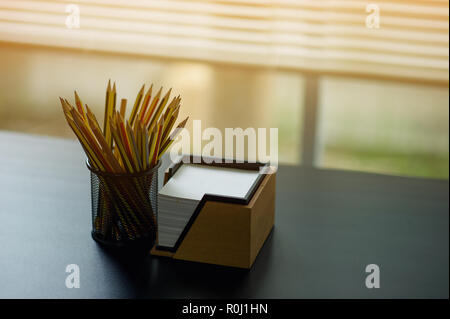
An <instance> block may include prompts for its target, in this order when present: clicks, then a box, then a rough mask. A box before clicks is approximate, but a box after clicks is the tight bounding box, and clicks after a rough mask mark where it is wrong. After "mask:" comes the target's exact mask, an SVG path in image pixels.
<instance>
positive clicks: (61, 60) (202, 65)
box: [0, 0, 449, 178]
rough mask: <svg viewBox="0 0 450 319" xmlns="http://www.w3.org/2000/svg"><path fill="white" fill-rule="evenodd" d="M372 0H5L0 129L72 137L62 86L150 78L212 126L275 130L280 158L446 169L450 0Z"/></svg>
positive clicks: (404, 170) (130, 84)
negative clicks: (73, 21)
mask: <svg viewBox="0 0 450 319" xmlns="http://www.w3.org/2000/svg"><path fill="white" fill-rule="evenodd" d="M370 4H373V3H372V1H358V0H281V1H271V0H229V1H224V0H195V1H183V0H140V1H138V0H135V1H127V0H73V1H71V0H70V1H69V0H67V1H66V0H49V1H42V0H36V1H22V0H0V58H1V60H2V61H1V62H0V63H1V64H2V67H3V69H2V71H3V72H4V71H6V72H7V73H6V76H4V78H3V79H2V80H0V81H1V82H0V83H2V86H1V88H0V90H1V92H0V93H1V94H0V96H1V99H0V103H1V104H0V113H1V114H2V120H0V128H3V129H5V128H6V129H16V130H23V131H30V130H31V131H37V132H42V133H44V134H54V135H64V134H66V133H68V132H66V131H61V130H65V129H61V130H60V129H58V128H57V123H59V121H60V120H61V118H60V117H59V116H60V114H58V115H56V114H57V113H56V112H58V111H59V109H58V108H57V107H56V105H55V104H54V100H53V98H54V97H57V96H59V95H64V94H66V95H70V94H71V90H72V89H73V88H78V89H79V91H80V94H83V96H85V97H86V98H85V99H86V100H87V101H92V102H91V104H93V107H95V106H96V105H97V106H99V109H98V112H101V105H102V101H100V98H101V97H98V96H97V95H98V94H97V93H98V92H99V91H101V90H102V89H103V87H102V86H101V85H102V84H103V83H106V81H107V79H108V78H115V79H121V78H126V79H127V83H126V84H122V83H121V84H120V85H121V92H124V95H125V97H128V98H132V97H133V96H134V95H135V90H136V87H138V86H139V83H142V82H148V81H149V80H151V81H155V82H159V83H161V84H162V85H164V86H168V85H170V86H175V87H177V88H178V89H179V90H180V93H182V95H183V97H184V101H185V103H184V105H185V111H186V112H187V113H189V114H192V116H193V117H195V118H198V119H202V120H203V121H205V125H208V126H216V127H218V128H224V127H234V126H241V127H246V126H259V127H269V126H276V127H278V128H279V139H280V143H279V144H280V145H279V151H280V155H279V159H280V161H281V162H285V163H286V162H287V163H299V162H301V163H302V164H303V165H313V166H316V167H325V168H345V169H357V170H363V171H373V172H382V173H389V174H401V175H412V176H428V177H439V178H442V177H443V178H448V147H447V148H446V147H444V146H442V145H443V144H444V142H446V141H447V142H448V118H446V119H444V115H445V114H448V107H445V106H444V104H445V103H448V71H449V62H448V58H449V47H448V46H449V42H448V36H449V32H448V28H449V26H448V22H449V20H448V15H449V14H448V1H439V0H423V1H414V2H409V1H403V0H389V1H388V0H379V1H376V3H374V4H376V5H377V6H375V7H374V6H370ZM68 5H76V6H78V7H77V8H78V9H79V15H80V16H79V17H80V20H79V21H80V25H79V26H80V27H79V28H76V27H75V28H68V26H67V24H66V22H67V21H68V20H67V19H68V17H72V15H73V14H76V13H77V12H74V11H71V12H66V9H68ZM378 14H379V28H377V23H376V22H377V20H376V19H375V17H377V15H378ZM373 19H375V20H373ZM72 27H73V26H72ZM43 74H45V80H43V78H42V75H43ZM130 74H132V78H131V79H130ZM10 79H15V80H16V81H17V83H20V85H15V84H14V82H13V81H11V80H10ZM62 79H63V80H62ZM19 87H20V89H19ZM122 90H124V91H122ZM13 106H14V107H13ZM224 108H226V109H227V112H223V109H224ZM33 110H34V111H33ZM37 110H39V112H38V111H37ZM43 110H45V111H43ZM33 112H34V113H33ZM38 113H39V114H38ZM33 114H34V115H33ZM242 114H246V115H242ZM250 114H251V115H250ZM240 115H241V116H240ZM36 116H40V117H41V118H40V120H41V121H42V125H40V126H38V127H34V128H30V127H29V125H28V124H27V123H28V122H27V120H26V118H27V117H28V118H31V117H34V118H35V117H36ZM14 119H20V120H16V121H15V122H14ZM21 123H22V124H21ZM50 123H52V124H50ZM353 126H354V127H353ZM64 132H66V133H64ZM353 134H356V135H357V136H355V135H353ZM431 159H433V160H431ZM445 163H447V165H444V164H445ZM444 166H447V167H446V168H445V167H444Z"/></svg>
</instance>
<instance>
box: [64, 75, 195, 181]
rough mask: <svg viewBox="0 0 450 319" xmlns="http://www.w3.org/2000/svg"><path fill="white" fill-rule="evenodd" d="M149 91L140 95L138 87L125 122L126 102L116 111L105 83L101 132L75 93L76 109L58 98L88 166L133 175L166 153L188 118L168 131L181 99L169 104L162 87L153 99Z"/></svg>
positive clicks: (114, 98)
mask: <svg viewBox="0 0 450 319" xmlns="http://www.w3.org/2000/svg"><path fill="white" fill-rule="evenodd" d="M152 90H153V85H151V86H150V88H149V89H148V90H147V93H146V94H145V96H144V86H142V88H141V90H140V91H139V93H138V95H137V97H136V100H135V102H134V105H133V109H132V111H131V114H130V116H129V118H128V119H126V116H125V113H126V107H127V100H126V99H122V100H121V103H120V110H116V84H115V83H114V85H113V87H112V88H111V83H110V82H108V87H107V90H106V101H105V117H104V121H103V130H101V128H100V125H99V123H98V121H97V119H96V117H95V115H94V113H92V111H91V110H90V108H89V106H88V105H87V104H86V105H84V106H83V103H82V102H81V99H80V97H79V96H78V94H77V92H75V104H76V107H74V106H72V105H71V104H70V102H69V101H67V100H66V99H62V98H60V101H61V105H62V108H63V111H64V114H65V116H66V120H67V123H68V124H69V126H70V127H71V128H72V130H73V132H74V133H75V135H76V136H77V138H78V140H79V141H80V143H81V145H82V146H83V149H84V151H85V152H86V155H87V157H88V158H89V163H90V165H91V166H92V167H94V168H95V169H97V170H99V171H102V172H109V173H137V172H141V171H145V170H147V169H149V168H151V167H153V166H154V165H156V163H157V162H158V160H159V159H160V158H161V156H162V155H163V154H164V152H166V151H167V149H168V148H169V147H170V145H171V144H172V143H173V141H174V140H175V138H176V137H177V135H178V134H179V133H180V131H181V130H182V129H183V128H184V127H185V125H186V122H187V120H188V118H186V119H185V120H184V121H182V122H180V123H179V124H178V125H177V126H176V128H175V129H174V130H173V131H172V129H173V127H174V125H175V122H176V120H177V117H178V113H179V111H180V102H181V98H180V97H179V96H177V97H174V98H172V100H171V101H170V103H169V97H170V93H171V89H170V90H169V91H168V92H167V93H166V94H165V95H164V97H162V98H161V92H162V88H160V89H159V90H158V92H157V93H156V94H155V95H154V96H153V97H152ZM171 131H172V132H171Z"/></svg>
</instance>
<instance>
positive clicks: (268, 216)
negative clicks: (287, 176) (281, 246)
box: [249, 174, 276, 265]
mask: <svg viewBox="0 0 450 319" xmlns="http://www.w3.org/2000/svg"><path fill="white" fill-rule="evenodd" d="M275 180H276V176H275V174H269V175H267V176H266V177H265V178H264V180H263V181H262V183H261V186H260V187H259V189H258V191H257V192H256V193H255V195H254V197H253V199H252V201H251V202H250V203H249V206H251V217H250V219H251V222H250V223H251V226H250V227H251V230H250V264H251V265H252V264H253V262H254V261H255V258H256V256H257V255H258V253H259V251H260V249H261V247H262V245H263V244H264V242H265V240H266V238H267V236H268V235H269V233H270V231H271V230H272V227H273V225H274V221H275Z"/></svg>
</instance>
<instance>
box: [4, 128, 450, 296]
mask: <svg viewBox="0 0 450 319" xmlns="http://www.w3.org/2000/svg"><path fill="white" fill-rule="evenodd" d="M448 191H449V184H448V181H439V180H425V179H414V178H401V177H390V176H382V175H376V174H366V173H356V172H346V171H334V170H317V169H307V168H301V167H294V166H291V167H289V166H282V167H280V168H279V170H278V173H277V197H276V218H275V228H274V230H273V232H272V233H271V235H270V237H269V238H268V240H267V241H266V243H265V245H264V247H263V249H262V250H261V252H260V254H259V256H258V257H257V259H256V262H255V264H254V266H253V268H252V269H251V270H250V271H243V270H237V269H231V268H225V267H218V266H211V265H205V264H196V263H190V262H183V261H173V260H169V259H164V258H156V257H150V256H148V255H146V256H138V257H121V256H116V255H114V254H111V253H109V252H107V251H105V250H104V249H102V247H100V246H98V244H97V243H95V242H94V241H93V240H92V238H91V236H90V231H91V210H90V184H89V174H88V170H87V168H86V166H85V163H84V156H83V153H82V150H81V148H80V146H79V145H78V143H76V142H74V141H70V140H63V139H55V138H46V137H36V136H29V135H23V134H13V133H5V132H3V133H1V132H0V297H1V298H139V297H149V298H160V297H161V298H221V297H227V298H228V297H230V298H233V297H234V298H240V297H243V298H397V297H399V298H409V297H413V298H417V297H425V298H429V297H430V298H431V297H433V298H448V297H449V211H448V210H449V193H448ZM372 263H374V264H378V265H379V266H380V270H381V276H380V278H381V287H380V288H379V289H367V288H366V286H365V277H366V275H367V274H366V273H365V267H366V265H368V264H372ZM68 264H78V265H79V267H80V283H81V287H80V288H79V289H68V288H66V286H65V279H66V276H67V275H68V274H67V273H66V272H65V268H66V265H68Z"/></svg>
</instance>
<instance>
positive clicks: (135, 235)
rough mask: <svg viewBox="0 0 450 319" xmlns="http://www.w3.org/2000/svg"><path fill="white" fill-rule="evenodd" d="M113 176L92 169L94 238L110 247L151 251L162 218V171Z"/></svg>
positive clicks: (155, 167)
mask: <svg viewBox="0 0 450 319" xmlns="http://www.w3.org/2000/svg"><path fill="white" fill-rule="evenodd" d="M160 165H161V162H158V163H157V165H155V166H154V167H152V168H151V169H148V170H145V171H143V172H139V173H136V174H128V173H123V174H112V173H106V172H101V171H98V170H96V169H94V168H92V167H91V166H90V165H89V161H87V167H88V168H89V170H90V174H91V200H92V238H94V240H96V241H97V242H99V243H101V244H103V245H106V246H115V247H130V246H141V245H144V246H149V247H151V246H152V245H153V243H154V242H155V239H156V233H157V225H158V224H157V217H158V203H157V195H158V168H159V166H160Z"/></svg>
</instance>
